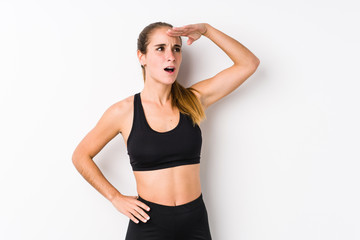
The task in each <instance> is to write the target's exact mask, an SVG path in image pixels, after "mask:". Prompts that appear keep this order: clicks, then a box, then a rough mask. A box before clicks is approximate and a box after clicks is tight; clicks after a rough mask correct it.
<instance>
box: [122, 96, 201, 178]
mask: <svg viewBox="0 0 360 240" xmlns="http://www.w3.org/2000/svg"><path fill="white" fill-rule="evenodd" d="M179 115H180V120H179V123H178V125H177V126H176V127H175V128H174V129H172V130H170V131H167V132H157V131H155V130H153V129H152V128H151V127H150V125H149V124H148V122H147V121H146V118H145V113H144V108H143V106H142V103H141V97H140V93H137V94H135V96H134V118H133V125H132V129H131V132H130V135H129V137H128V140H127V150H128V154H129V157H130V164H131V166H132V169H133V171H146V170H155V169H163V168H170V167H175V166H180V165H186V164H196V163H200V152H201V144H202V136H201V129H200V127H199V126H198V125H197V124H196V125H195V126H193V123H192V120H191V118H190V117H189V116H188V115H186V114H183V113H181V112H180V114H179Z"/></svg>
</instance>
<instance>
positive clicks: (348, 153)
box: [0, 0, 360, 240]
mask: <svg viewBox="0 0 360 240" xmlns="http://www.w3.org/2000/svg"><path fill="white" fill-rule="evenodd" d="M358 12H359V8H358V7H357V5H356V1H355V0H354V1H350V0H347V1H342V2H341V3H340V2H339V1H322V0H317V1H314V0H311V1H310V0H308V1H285V0H283V1H279V0H278V1H265V0H258V1H235V0H223V1H210V0H207V1H187V0H184V1H170V2H169V1H168V2H166V1H143V2H139V1H137V2H136V1H133V2H131V1H129V2H126V3H123V2H122V1H115V0H113V1H110V0H108V1H85V0H83V1H80V0H75V1H74V0H71V1H45V0H43V1H36V0H34V1H14V0H11V1H10V0H1V1H0V35H1V37H0V80H1V85H0V94H1V95H0V98H1V102H0V107H1V118H0V121H1V124H0V128H1V129H0V130H1V134H0V138H1V145H0V146H1V155H2V160H1V166H0V189H1V198H0V238H1V239H7V240H8V239H37V240H38V239H89V240H90V239H124V237H125V233H126V228H127V224H128V218H127V217H126V216H124V215H122V214H121V213H119V212H117V210H116V209H115V208H114V207H113V206H112V205H111V203H110V202H108V201H107V200H106V199H105V198H103V197H102V196H101V195H100V194H99V193H98V192H97V191H96V190H95V189H93V188H92V187H91V186H90V185H89V184H88V183H87V182H86V181H85V180H84V179H83V178H82V177H81V175H80V174H79V173H78V172H77V171H76V169H75V168H74V166H73V165H72V162H71V155H72V152H73V150H74V149H75V147H76V145H77V144H78V143H79V141H80V140H81V139H82V138H83V137H84V136H85V134H86V133H87V132H88V131H90V129H91V128H92V127H93V126H95V124H96V122H97V121H98V119H99V118H100V117H101V115H102V114H103V112H104V111H105V110H106V109H107V108H108V107H109V106H110V105H111V104H113V103H115V102H117V101H119V100H121V99H123V98H125V97H127V96H130V95H133V94H135V93H136V92H139V91H141V90H142V87H143V80H142V75H141V69H140V66H139V63H138V61H137V58H136V40H137V37H138V34H139V33H140V31H141V30H142V29H143V28H144V27H145V26H146V25H147V24H149V23H151V22H155V21H166V22H169V23H172V24H173V25H175V26H182V25H185V24H190V23H197V22H208V23H210V24H211V25H213V26H214V27H216V28H218V29H219V30H221V31H223V32H225V33H226V34H228V35H230V36H232V37H234V38H235V39H237V40H238V41H239V42H241V43H242V44H244V45H245V46H246V47H248V48H249V49H250V50H251V51H252V52H253V53H254V54H255V55H256V56H257V57H259V59H260V61H261V64H260V66H259V68H258V70H257V72H256V73H255V74H254V75H252V76H251V77H250V78H249V79H248V80H247V81H246V82H245V83H244V84H243V85H241V86H240V88H239V89H237V90H236V91H234V92H233V93H231V94H230V95H228V96H227V97H225V98H223V99H222V100H220V101H219V102H217V103H215V104H214V105H213V106H211V107H210V108H209V109H208V110H207V112H206V113H207V120H206V121H205V122H203V123H202V124H201V128H202V132H203V148H202V159H201V161H202V163H201V166H202V167H201V178H202V187H203V194H204V200H205V204H206V205H207V209H208V214H209V221H210V228H211V231H212V235H213V239H229V240H230V239H234V240H236V239H242V240H260V239H261V240H264V239H276V240H288V239H293V240H295V239H301V240H303V239H314V240H315V239H327V240H329V239H331V240H333V239H347V240H350V239H359V238H360V233H359V231H358V227H359V225H360V218H359V215H360V208H359V204H358V203H359V202H360V194H359V183H360V177H359V174H358V172H359V167H360V164H359V160H360V158H359V156H360V154H359V151H358V148H359V143H360V140H359V135H360V127H359V122H360V114H359V102H360V97H359V95H358V94H357V93H358V92H359V87H360V83H359V80H360V78H359V74H358V71H357V70H358V64H359V53H360V51H359V50H360V48H359V42H360V39H359V31H358V24H356V23H358V22H359V20H360V17H359V15H358ZM186 40H187V39H185V38H184V39H183V41H184V43H185V42H186ZM183 61H184V62H183V65H182V70H181V73H180V76H179V81H180V82H181V83H183V85H185V86H189V85H190V84H192V83H195V82H197V81H200V80H202V79H205V78H208V77H211V76H213V75H215V74H216V73H217V72H219V71H221V70H222V69H224V68H226V67H229V66H230V65H231V61H230V59H228V57H227V56H226V55H225V54H224V53H223V52H222V51H221V50H220V49H219V48H218V47H216V45H215V44H213V43H212V42H211V41H210V40H209V39H207V38H205V37H203V38H201V39H200V40H198V41H197V42H195V43H194V44H193V45H192V46H185V47H184V60H183ZM95 160H96V163H97V164H98V165H99V166H100V168H101V169H102V171H103V173H104V174H105V176H106V177H107V178H108V179H109V180H110V181H111V182H112V183H113V184H114V185H115V186H116V187H117V188H118V189H119V190H120V192H122V193H124V194H129V195H136V189H135V179H134V177H133V174H132V171H131V168H130V163H129V159H128V155H127V151H126V149H125V144H124V142H123V139H122V137H121V136H120V135H119V136H117V137H116V138H114V140H113V141H111V142H110V143H109V144H108V145H107V146H106V147H105V148H104V149H103V151H102V152H101V153H99V154H98V156H96V158H95Z"/></svg>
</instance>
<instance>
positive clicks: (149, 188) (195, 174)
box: [134, 163, 201, 206]
mask: <svg viewBox="0 0 360 240" xmlns="http://www.w3.org/2000/svg"><path fill="white" fill-rule="evenodd" d="M134 175H135V179H136V186H137V192H138V195H139V196H140V197H141V198H143V199H145V200H147V201H150V202H153V203H157V204H161V205H167V206H178V205H182V204H185V203H188V202H191V201H192V200H195V199H196V198H197V197H199V196H200V194H201V183H200V164H199V163H198V164H190V165H182V166H177V167H171V168H165V169H158V170H151V171H134Z"/></svg>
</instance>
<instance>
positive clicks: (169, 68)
mask: <svg viewBox="0 0 360 240" xmlns="http://www.w3.org/2000/svg"><path fill="white" fill-rule="evenodd" d="M164 70H165V71H166V72H169V73H172V72H174V71H175V68H174V67H167V68H164Z"/></svg>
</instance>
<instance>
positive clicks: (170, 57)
mask: <svg viewBox="0 0 360 240" xmlns="http://www.w3.org/2000/svg"><path fill="white" fill-rule="evenodd" d="M166 59H167V60H168V61H174V60H175V56H174V53H173V51H171V50H169V51H167V55H166Z"/></svg>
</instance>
